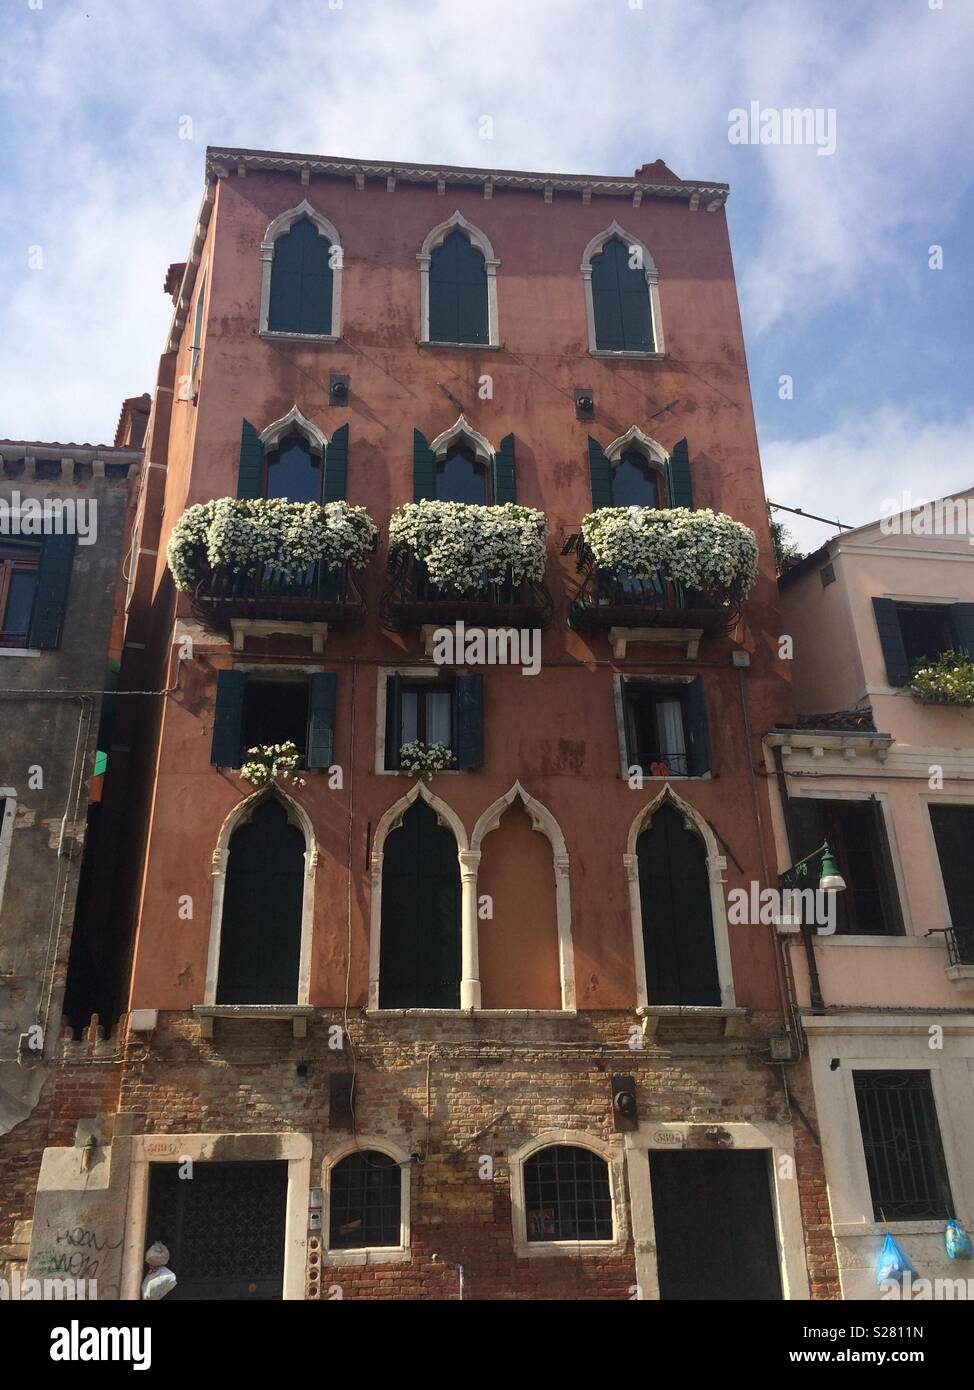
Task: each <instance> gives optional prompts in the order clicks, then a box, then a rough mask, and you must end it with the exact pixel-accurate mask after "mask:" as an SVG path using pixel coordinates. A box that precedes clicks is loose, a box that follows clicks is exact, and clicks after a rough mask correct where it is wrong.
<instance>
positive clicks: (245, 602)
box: [191, 564, 366, 631]
mask: <svg viewBox="0 0 974 1390" xmlns="http://www.w3.org/2000/svg"><path fill="white" fill-rule="evenodd" d="M191 602H192V607H193V613H194V614H195V616H196V617H197V618H198V619H199V620H200V622H202V623H203V624H204V625H205V626H207V627H209V628H216V629H218V630H226V629H227V628H228V627H229V625H230V623H231V621H232V620H233V619H240V618H256V619H265V620H271V621H274V622H291V623H327V624H328V625H329V626H330V627H334V628H337V629H339V630H341V631H347V630H349V629H352V628H357V627H361V625H362V624H363V623H364V621H365V616H366V604H365V600H364V598H363V597H362V592H361V590H360V588H359V586H358V583H357V582H356V579H355V572H354V571H353V569H352V567H351V566H350V565H345V566H344V567H343V568H342V569H327V568H325V567H324V566H321V565H317V564H314V565H309V566H308V567H307V569H305V570H302V571H300V572H299V573H297V574H290V575H289V574H286V573H285V572H284V571H282V570H279V569H272V568H271V567H270V566H268V565H262V566H261V567H260V568H259V569H258V570H257V571H256V572H255V573H254V574H235V573H234V572H233V571H232V570H229V569H215V570H206V571H204V573H203V575H202V576H201V578H200V580H199V582H198V583H197V585H196V588H195V589H194V590H193V594H192V599H191Z"/></svg>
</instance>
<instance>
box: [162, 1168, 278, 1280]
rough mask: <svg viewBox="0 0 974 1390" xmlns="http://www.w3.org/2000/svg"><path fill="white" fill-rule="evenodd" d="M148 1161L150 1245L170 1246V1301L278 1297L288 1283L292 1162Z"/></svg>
mask: <svg viewBox="0 0 974 1390" xmlns="http://www.w3.org/2000/svg"><path fill="white" fill-rule="evenodd" d="M182 1167H183V1165H182V1164H179V1163H153V1164H150V1166H149V1206H148V1212H147V1213H146V1226H145V1244H146V1247H148V1246H149V1245H151V1244H152V1243H153V1242H154V1241H157V1240H161V1241H162V1242H163V1244H164V1245H167V1246H168V1247H169V1267H170V1269H172V1270H173V1272H174V1273H175V1275H176V1278H177V1279H178V1281H179V1282H178V1283H177V1285H176V1287H175V1289H173V1291H172V1293H171V1294H169V1295H168V1298H169V1299H170V1300H172V1299H210V1298H220V1299H229V1300H237V1299H264V1300H267V1299H277V1298H281V1297H282V1296H283V1286H284V1218H285V1208H286V1204H287V1167H288V1166H287V1163H281V1162H273V1163H194V1164H193V1174H192V1177H182V1178H181V1177H180V1176H179V1175H180V1171H181V1170H182Z"/></svg>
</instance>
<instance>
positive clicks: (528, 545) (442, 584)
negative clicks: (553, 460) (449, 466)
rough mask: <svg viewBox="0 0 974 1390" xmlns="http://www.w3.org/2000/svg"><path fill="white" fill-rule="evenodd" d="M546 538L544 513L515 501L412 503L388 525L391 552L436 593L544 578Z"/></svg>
mask: <svg viewBox="0 0 974 1390" xmlns="http://www.w3.org/2000/svg"><path fill="white" fill-rule="evenodd" d="M547 538H548V520H547V518H546V517H545V515H544V513H543V512H539V511H536V510H535V508H534V507H519V506H518V505H517V504H516V503H515V502H504V503H501V504H500V505H498V506H496V507H486V506H479V505H477V504H476V503H472V502H436V501H433V500H429V499H428V500H425V501H422V502H408V503H406V505H405V506H402V507H399V508H398V509H397V510H396V511H395V512H393V514H392V518H391V520H390V522H389V549H390V551H392V552H395V551H403V550H404V551H407V552H408V553H409V554H411V555H413V556H414V557H415V558H416V559H417V560H420V561H421V562H422V563H423V564H424V565H425V567H426V572H427V574H428V575H429V577H430V580H431V582H432V583H433V584H435V585H436V587H437V588H438V589H442V590H444V591H446V592H450V593H457V594H467V593H472V592H475V591H476V590H479V589H483V588H485V587H486V586H487V585H488V584H504V583H509V582H513V583H515V584H520V583H521V582H522V581H524V580H534V581H539V580H541V579H543V578H544V572H545V542H546V541H547Z"/></svg>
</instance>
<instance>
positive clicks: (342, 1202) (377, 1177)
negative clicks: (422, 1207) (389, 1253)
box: [329, 1149, 402, 1250]
mask: <svg viewBox="0 0 974 1390" xmlns="http://www.w3.org/2000/svg"><path fill="white" fill-rule="evenodd" d="M401 1230H402V1171H401V1169H400V1167H399V1164H398V1163H397V1162H396V1160H395V1159H394V1158H390V1157H389V1156H388V1154H383V1153H378V1152H376V1151H375V1150H374V1149H373V1150H365V1151H364V1152H362V1153H355V1154H350V1155H349V1156H348V1158H343V1159H342V1160H341V1162H340V1163H336V1164H335V1167H334V1168H333V1170H332V1174H331V1208H330V1224H329V1246H330V1248H331V1249H332V1250H358V1249H364V1248H366V1247H369V1248H372V1247H375V1246H383V1245H385V1246H388V1245H392V1246H396V1245H399V1243H400V1240H401V1238H402V1236H401Z"/></svg>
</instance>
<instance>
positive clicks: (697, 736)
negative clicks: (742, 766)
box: [687, 676, 711, 777]
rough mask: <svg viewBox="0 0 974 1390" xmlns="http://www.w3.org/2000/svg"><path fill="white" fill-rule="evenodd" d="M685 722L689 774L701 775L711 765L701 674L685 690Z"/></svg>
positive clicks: (705, 702)
mask: <svg viewBox="0 0 974 1390" xmlns="http://www.w3.org/2000/svg"><path fill="white" fill-rule="evenodd" d="M687 724H688V725H689V733H690V757H689V760H688V761H689V766H690V776H691V777H702V776H703V775H704V773H705V772H709V771H710V767H711V758H710V725H709V722H708V720H707V701H706V695H705V693H704V687H703V677H702V676H696V677H695V678H694V679H693V680H692V681H691V682H690V685H689V689H688V691H687Z"/></svg>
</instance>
